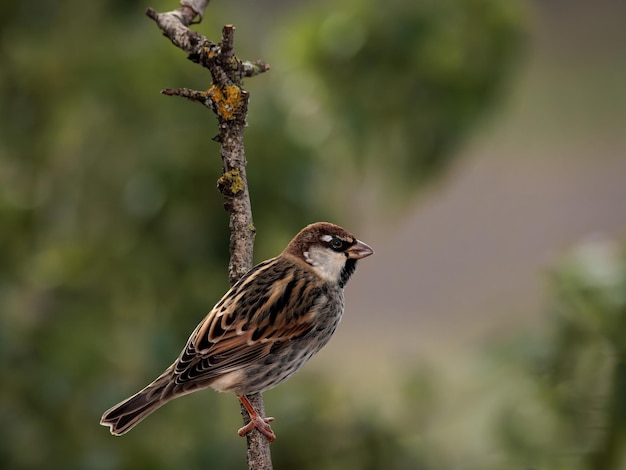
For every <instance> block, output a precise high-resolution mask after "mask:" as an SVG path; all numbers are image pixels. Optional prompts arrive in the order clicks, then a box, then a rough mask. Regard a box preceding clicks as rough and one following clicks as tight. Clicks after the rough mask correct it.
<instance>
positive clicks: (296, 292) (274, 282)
mask: <svg viewBox="0 0 626 470" xmlns="http://www.w3.org/2000/svg"><path fill="white" fill-rule="evenodd" d="M315 281H316V278H315V274H313V273H312V272H309V271H308V270H305V269H303V268H301V267H299V266H297V265H296V266H294V262H292V261H290V260H288V259H285V258H283V257H277V258H273V259H270V260H268V261H265V262H263V263H261V264H259V265H257V266H255V267H254V268H252V270H250V271H249V272H248V273H247V274H246V275H245V276H244V277H243V278H242V279H241V280H240V281H239V282H238V283H237V284H235V285H234V286H233V287H232V288H231V289H230V290H229V291H228V292H227V293H226V294H225V295H224V297H222V299H221V300H220V301H219V302H218V303H217V305H216V306H215V307H214V308H213V310H212V311H211V312H210V313H209V314H208V315H207V317H206V318H205V319H204V320H203V321H202V323H200V324H199V325H198V327H197V328H196V329H195V331H194V332H193V333H192V334H191V336H190V337H189V340H188V341H187V344H186V346H185V349H184V350H183V351H182V353H181V355H180V357H179V358H178V361H177V363H176V368H175V376H176V382H177V383H178V384H183V383H190V382H198V381H205V380H211V379H214V378H216V377H218V376H220V375H222V374H224V373H227V372H231V371H233V370H237V369H239V368H241V367H243V366H245V365H247V364H249V363H251V362H255V361H258V360H260V359H262V358H264V357H267V356H269V355H271V354H272V353H274V352H276V350H277V348H281V347H283V346H285V345H286V344H288V343H289V342H290V341H292V340H293V339H295V338H297V337H299V336H302V335H303V334H305V333H306V332H308V331H309V330H310V329H311V328H312V327H313V322H314V320H315V315H316V313H315V312H316V309H315V306H316V305H319V303H320V302H322V301H323V299H324V298H325V294H324V292H323V290H322V289H321V288H319V287H317V288H312V287H311V286H312V285H313V284H314V283H316V282H315Z"/></svg>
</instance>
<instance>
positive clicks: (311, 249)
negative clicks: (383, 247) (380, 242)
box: [283, 222, 374, 287]
mask: <svg viewBox="0 0 626 470" xmlns="http://www.w3.org/2000/svg"><path fill="white" fill-rule="evenodd" d="M283 253H286V254H288V255H291V256H295V257H297V258H299V259H301V260H303V261H304V262H306V263H308V264H309V265H310V266H311V267H312V268H313V270H314V271H315V272H316V273H317V274H318V275H319V276H320V277H321V278H323V279H325V280H326V281H328V282H331V283H337V284H339V286H340V287H343V286H344V285H345V284H346V282H348V279H349V278H350V276H351V275H352V273H353V272H354V270H355V268H356V262H357V260H359V259H361V258H365V257H366V256H369V255H371V254H373V253H374V250H372V249H371V248H370V247H369V246H368V245H367V244H365V243H363V242H362V241H360V240H358V239H357V238H356V237H355V236H354V235H352V234H351V233H350V232H348V231H347V230H345V229H343V228H341V227H339V226H338V225H335V224H331V223H328V222H317V223H315V224H311V225H307V226H306V227H304V228H303V229H302V230H301V231H300V233H298V234H297V235H296V236H295V237H294V238H293V240H291V242H290V243H289V245H288V246H287V248H285V251H284V252H283Z"/></svg>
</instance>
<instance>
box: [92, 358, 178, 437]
mask: <svg viewBox="0 0 626 470" xmlns="http://www.w3.org/2000/svg"><path fill="white" fill-rule="evenodd" d="M169 372H170V371H169V369H168V370H167V371H165V372H164V373H163V374H162V375H161V376H160V377H159V378H157V379H156V380H155V381H154V382H152V383H151V384H150V385H148V386H147V387H146V388H144V389H143V390H141V391H139V392H137V393H135V394H134V395H133V396H132V397H130V398H127V399H126V400H124V401H123V402H121V403H118V404H117V405H115V406H114V407H113V408H111V409H109V410H107V411H105V412H104V414H103V415H102V418H101V419H100V424H102V425H103V426H109V429H110V431H111V434H113V435H114V436H121V435H122V434H125V433H127V432H128V431H130V430H131V429H132V428H133V427H135V425H137V424H138V423H139V422H140V421H141V420H142V419H144V418H145V417H146V416H148V415H149V414H150V413H152V412H153V411H155V410H157V409H158V408H160V407H161V406H163V405H165V404H166V403H167V402H168V401H170V400H171V399H173V398H175V397H176V396H178V394H176V393H173V392H172V386H171V381H170V379H171V373H169Z"/></svg>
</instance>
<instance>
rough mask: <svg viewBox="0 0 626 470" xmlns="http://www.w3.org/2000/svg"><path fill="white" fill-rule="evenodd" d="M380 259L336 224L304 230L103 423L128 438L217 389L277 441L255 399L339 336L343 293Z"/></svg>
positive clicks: (244, 280)
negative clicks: (371, 259)
mask: <svg viewBox="0 0 626 470" xmlns="http://www.w3.org/2000/svg"><path fill="white" fill-rule="evenodd" d="M373 253H374V251H373V250H372V248H370V247H369V246H368V245H367V244H366V243H364V242H362V241H360V240H358V239H357V238H356V237H355V236H354V235H352V233H350V232H348V231H347V230H345V229H343V228H341V227H340V226H338V225H335V224H332V223H329V222H317V223H313V224H311V225H308V226H306V227H304V228H303V229H302V230H301V231H300V232H299V233H298V234H297V235H296V236H295V237H294V238H293V239H292V240H291V242H290V243H289V244H288V245H287V247H286V248H285V249H284V250H283V251H282V252H281V253H280V254H279V255H278V256H276V257H274V258H271V259H268V260H266V261H263V262H261V263H259V264H257V265H256V266H254V267H253V268H252V269H250V270H249V271H248V272H247V273H246V274H245V275H243V276H242V277H241V279H240V280H239V281H238V282H236V283H235V284H234V285H233V286H232V287H231V288H230V290H228V292H226V294H224V296H223V297H222V298H221V299H220V300H219V302H217V304H216V305H215V307H213V309H212V310H211V311H210V312H209V313H208V315H206V317H205V318H204V319H203V320H202V321H201V322H200V323H199V324H198V326H197V327H196V329H195V330H194V331H193V332H192V333H191V335H190V336H189V339H188V340H187V344H185V347H184V348H183V350H182V352H181V353H180V355H179V356H178V358H177V359H176V360H175V361H174V363H173V364H172V365H171V366H169V367H168V368H167V369H166V370H165V371H164V372H163V373H162V374H161V375H160V376H159V377H157V378H156V379H155V380H154V381H153V382H152V383H150V384H149V385H147V386H146V387H145V388H144V389H142V390H140V391H139V392H137V393H136V394H134V395H133V396H131V397H130V398H127V399H126V400H124V401H122V402H121V403H119V404H117V405H115V406H113V407H112V408H110V409H109V410H107V411H106V412H105V413H104V414H103V415H102V419H101V420H100V424H102V425H103V426H109V430H110V432H111V434H113V435H116V436H119V435H122V434H125V433H126V432H128V431H129V430H130V429H132V428H133V427H134V426H135V425H137V424H138V423H139V422H140V421H141V420H143V419H144V418H145V417H146V416H148V415H149V414H151V413H152V412H153V411H155V410H156V409H158V408H160V407H161V406H163V405H164V404H165V403H167V402H169V401H170V400H173V399H174V398H177V397H180V396H182V395H187V394H189V393H192V392H195V391H198V390H203V389H207V388H211V389H213V390H216V391H218V392H232V393H234V394H235V395H236V396H237V397H238V399H239V401H240V402H241V403H242V404H243V406H244V407H245V409H246V410H247V411H248V414H249V416H250V422H249V423H248V424H247V425H246V426H244V427H242V428H241V429H239V430H238V434H239V435H240V436H245V435H246V434H247V433H248V432H250V431H251V430H252V429H253V428H256V429H258V430H259V431H260V432H261V433H262V434H263V435H265V436H266V437H267V439H268V440H269V442H272V441H273V440H274V439H275V437H276V436H275V434H274V432H273V430H272V428H271V426H270V425H269V423H270V422H271V421H273V418H269V417H268V418H264V417H261V416H260V414H259V413H258V412H257V411H256V410H255V409H254V407H253V406H252V404H251V403H250V400H249V399H248V397H247V395H250V394H254V393H258V392H264V391H266V390H269V389H271V388H273V387H275V386H276V385H278V384H280V383H282V382H284V381H285V380H287V379H288V378H290V377H291V376H292V375H294V374H295V373H296V372H298V371H299V370H300V369H301V368H302V366H303V365H304V364H305V363H306V362H307V361H308V360H309V359H310V358H311V357H312V356H313V355H314V354H315V353H317V352H318V351H319V350H320V349H321V348H322V347H323V346H324V345H326V343H328V341H329V340H330V338H331V336H332V335H333V333H334V332H335V330H336V328H337V326H338V324H339V322H340V320H341V317H342V315H343V311H344V293H343V289H344V287H345V285H346V283H347V282H348V280H349V279H350V277H351V276H352V274H353V273H354V271H355V268H356V264H357V261H358V260H359V259H362V258H365V257H367V256H370V255H372V254H373Z"/></svg>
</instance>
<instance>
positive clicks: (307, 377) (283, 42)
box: [0, 0, 626, 470]
mask: <svg viewBox="0 0 626 470" xmlns="http://www.w3.org/2000/svg"><path fill="white" fill-rule="evenodd" d="M146 6H153V7H154V8H156V9H157V10H160V11H164V10H169V9H172V8H174V7H175V6H176V5H175V3H172V2H166V1H164V0H160V1H157V2H155V3H151V4H145V3H141V2H136V1H124V2H123V1H118V0H111V1H105V0H94V1H91V2H81V1H78V0H68V1H66V2H59V1H53V0H41V1H39V2H37V3H36V5H33V4H29V3H27V2H20V1H17V0H9V1H4V2H2V4H1V5H0V64H1V65H0V109H2V113H1V115H0V120H1V121H0V246H1V248H0V360H1V361H2V381H1V385H0V424H1V425H2V426H1V428H2V439H0V461H1V462H2V467H3V468H11V469H31V468H32V469H35V468H44V467H45V468H63V469H72V468H76V469H79V468H80V469H118V468H120V469H123V468H128V469H142V468H151V469H157V468H180V467H181V466H182V467H185V468H207V467H210V468H245V441H244V440H242V439H240V438H238V437H237V436H236V433H235V430H236V429H237V428H238V427H239V426H240V418H239V406H238V404H237V400H236V399H235V398H234V397H233V396H229V395H220V394H217V393H213V392H210V391H207V392H201V393H197V394H193V395H190V396H188V397H185V398H183V399H181V400H175V401H174V402H172V403H170V404H168V405H167V406H166V407H164V408H162V409H161V410H159V412H158V413H156V414H155V415H153V416H151V417H150V418H148V419H147V420H146V421H145V422H143V423H142V424H141V425H139V426H138V428H137V429H135V430H133V431H132V432H131V433H129V434H128V435H126V436H124V437H122V438H114V437H112V436H110V435H109V434H108V432H107V430H106V429H105V428H103V427H101V426H99V425H98V421H99V418H100V415H101V414H102V412H103V411H104V410H105V409H107V408H108V407H110V406H111V405H113V404H114V403H116V402H118V401H119V400H121V399H123V398H125V397H126V396H128V395H130V394H132V393H134V392H135V391H136V390H138V389H139V388H141V387H143V386H144V385H145V384H146V383H148V382H149V381H151V380H152V379H153V378H154V377H156V376H157V375H158V374H159V373H160V372H161V371H162V370H163V369H164V368H165V367H166V366H167V365H169V364H170V363H171V361H172V360H173V359H174V357H176V355H177V354H178V352H179V350H180V348H181V347H182V345H183V344H184V342H185V340H186V338H187V336H188V334H189V332H190V331H191V330H192V329H193V328H194V327H195V325H196V324H197V322H198V321H199V320H200V319H201V318H202V317H203V315H204V314H205V313H206V312H207V311H208V310H209V309H210V308H211V306H212V305H213V304H214V303H215V302H216V301H217V300H218V298H219V297H220V296H221V295H222V293H223V292H224V291H225V290H226V288H227V273H226V269H227V260H228V249H227V246H228V245H227V239H228V229H227V214H226V212H225V211H224V210H223V208H222V201H221V200H220V197H219V194H218V193H217V191H216V189H215V181H216V179H217V178H218V176H219V174H220V161H219V155H218V147H217V144H215V143H214V142H212V141H211V139H210V138H211V137H212V136H213V135H215V134H216V130H215V119H214V118H213V116H210V115H209V113H208V112H207V111H206V110H205V109H203V108H202V107H200V106H197V105H194V104H192V103H189V102H186V101H184V100H179V99H174V98H167V97H164V96H161V95H159V94H158V92H159V91H160V90H161V89H162V88H166V87H190V88H197V89H206V88H208V86H209V83H208V79H209V77H208V75H207V73H206V72H205V71H204V70H202V69H201V68H199V67H198V66H196V65H194V64H192V63H191V62H189V61H187V60H186V59H185V57H184V54H183V53H181V52H180V51H179V50H177V49H176V48H175V47H173V46H172V45H171V44H169V42H168V41H167V40H165V39H164V38H162V36H161V35H160V33H159V31H158V30H157V29H156V27H155V26H154V24H153V23H152V22H151V21H150V20H148V19H147V18H146V17H144V16H143V11H144V9H145V7H146ZM624 14H626V8H625V7H624V4H623V3H618V2H614V1H611V0H602V1H600V2H594V3H593V4H591V3H589V2H583V1H575V2H570V1H567V2H566V1H564V0H561V1H552V2H539V1H536V2H532V1H528V2H524V1H522V0H515V1H511V0H440V1H432V0H422V1H419V2H406V1H402V0H393V1H388V2H382V1H375V0H361V1H357V0H343V1H341V2H309V1H305V0H300V1H298V2H295V1H292V2H289V3H286V2H282V1H279V0H271V1H269V0H268V1H267V2H255V1H253V0H245V1H244V0H242V1H240V2H237V3H232V2H230V3H226V2H219V1H215V2H214V4H211V5H210V7H209V10H208V11H207V15H206V17H205V20H204V22H203V23H202V24H201V25H199V26H197V27H196V28H197V29H198V30H199V31H200V32H202V33H203V34H205V35H207V36H208V37H209V38H212V39H216V38H218V37H219V34H220V29H221V26H222V25H223V24H225V23H233V24H235V26H236V27H237V36H236V50H237V52H238V54H239V55H240V56H241V57H243V58H247V59H258V58H260V59H264V60H266V61H267V62H269V63H270V64H271V66H272V70H271V71H270V72H269V73H268V74H265V75H262V76H259V77H255V78H254V79H251V80H248V81H247V82H246V87H247V89H248V90H249V91H250V92H251V102H250V115H249V127H248V129H247V130H246V139H247V140H246V145H247V147H246V148H247V156H248V160H249V167H248V168H249V183H250V191H251V196H252V204H253V212H254V217H255V224H256V227H257V231H258V235H257V242H256V251H255V258H256V260H257V261H260V260H262V259H264V258H267V257H269V256H273V255H275V254H276V253H277V252H278V251H280V250H281V249H282V247H283V246H284V245H285V244H286V243H287V241H288V240H289V239H290V238H291V236H292V235H293V234H294V233H295V232H296V231H297V230H298V229H299V228H301V227H302V226H303V225H305V224H306V223H309V222H311V221H314V220H323V219H325V220H332V221H334V222H337V223H340V224H341V225H343V226H346V227H347V228H349V229H351V230H352V231H354V232H355V233H357V235H358V236H359V237H360V238H361V239H363V240H365V241H366V242H368V243H369V244H371V245H372V246H373V247H374V248H375V250H376V256H374V257H372V258H368V259H367V260H366V261H364V262H363V263H362V264H361V265H360V267H359V270H358V272H357V274H356V276H355V278H354V280H353V281H351V284H350V285H349V286H348V288H347V310H346V315H345V317H344V321H343V323H342V326H341V328H340V329H339V331H338V332H337V334H336V337H335V338H334V339H333V341H332V342H331V343H330V344H329V345H328V347H327V348H326V349H325V350H324V351H322V352H321V353H320V354H319V355H318V356H317V357H316V358H315V359H313V360H312V361H311V364H310V365H309V366H308V367H307V368H306V369H305V371H303V372H302V373H300V374H299V375H298V376H296V377H294V378H293V379H291V380H290V381H289V382H288V383H287V384H284V385H282V386H280V387H278V388H277V389H275V390H272V391H270V392H268V393H267V394H266V395H265V399H266V408H267V410H268V413H269V414H271V415H273V416H275V417H276V418H277V420H276V422H275V424H274V426H273V427H274V430H275V431H276V433H277V435H278V439H277V441H276V442H275V443H274V444H273V445H272V452H273V458H274V466H275V468H276V469H290V468H303V469H307V468H310V469H313V468H316V469H317V468H326V469H334V468H337V469H339V468H342V469H343V468H357V469H379V468H380V469H382V468H385V469H387V468H393V469H457V468H463V469H502V468H506V469H509V468H519V469H522V468H523V469H531V468H532V469H568V470H569V469H573V470H577V469H594V470H611V469H622V468H626V460H625V456H624V454H625V449H626V398H624V397H626V362H625V361H626V343H625V340H624V338H626V248H625V244H624V241H623V236H624V228H625V227H626V204H625V203H624V201H626V158H625V155H626V141H625V138H624V136H623V131H624V129H625V128H626V126H625V125H626V94H625V93H624V88H623V84H624V83H626V52H625V51H626V49H624V47H623V44H624V41H625V40H626V32H625V31H624V28H623V25H622V19H623V18H624Z"/></svg>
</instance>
